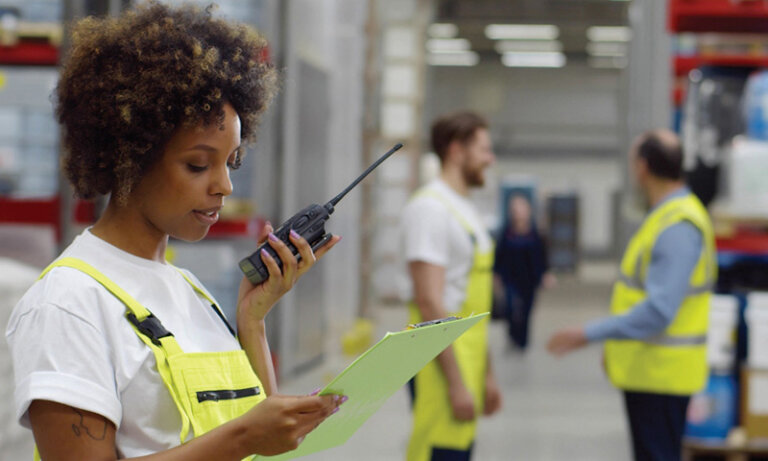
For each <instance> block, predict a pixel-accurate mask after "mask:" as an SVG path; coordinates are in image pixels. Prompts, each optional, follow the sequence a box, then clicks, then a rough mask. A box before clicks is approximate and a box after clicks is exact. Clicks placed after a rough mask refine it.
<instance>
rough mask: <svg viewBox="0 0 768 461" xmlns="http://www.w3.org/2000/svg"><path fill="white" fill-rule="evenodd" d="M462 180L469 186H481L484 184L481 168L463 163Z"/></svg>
mask: <svg viewBox="0 0 768 461" xmlns="http://www.w3.org/2000/svg"><path fill="white" fill-rule="evenodd" d="M463 173H464V182H466V183H467V185H468V186H470V187H483V186H484V185H485V176H484V175H483V170H482V169H481V168H477V169H471V168H469V167H467V166H466V165H464V170H463Z"/></svg>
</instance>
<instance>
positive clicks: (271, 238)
mask: <svg viewBox="0 0 768 461" xmlns="http://www.w3.org/2000/svg"><path fill="white" fill-rule="evenodd" d="M267 237H269V239H270V240H272V241H273V242H279V241H280V239H279V238H277V235H275V234H273V233H272V232H270V233H269V235H267Z"/></svg>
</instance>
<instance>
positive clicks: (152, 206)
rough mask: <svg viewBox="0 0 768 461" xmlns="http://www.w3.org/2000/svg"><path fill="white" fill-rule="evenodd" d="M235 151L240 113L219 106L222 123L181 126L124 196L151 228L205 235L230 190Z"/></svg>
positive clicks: (186, 235)
mask: <svg viewBox="0 0 768 461" xmlns="http://www.w3.org/2000/svg"><path fill="white" fill-rule="evenodd" d="M239 149H240V117H238V115H237V113H236V112H235V110H234V109H233V108H232V106H231V105H229V104H226V105H225V106H224V121H223V123H222V124H221V125H219V124H217V123H214V124H212V125H210V126H199V127H196V128H183V129H180V130H179V131H178V132H176V134H174V135H173V137H172V138H171V139H170V141H169V142H168V144H167V145H166V147H165V151H164V152H163V154H162V156H161V158H160V159H159V160H158V162H157V163H156V164H155V165H153V166H152V167H151V168H150V170H149V171H148V172H147V174H146V175H145V176H144V177H143V178H142V179H141V181H140V182H139V184H138V185H137V186H136V188H135V189H134V191H133V193H132V194H131V197H130V199H129V206H134V207H136V209H137V211H138V212H139V214H140V216H141V217H142V218H143V219H144V220H145V222H146V223H147V224H148V226H149V228H150V229H151V231H157V232H158V233H160V234H165V235H170V236H172V237H175V238H178V239H181V240H186V241H197V240H200V239H202V238H203V237H205V235H206V234H207V233H208V229H209V228H210V227H211V225H213V224H214V223H216V221H218V219H219V210H220V209H221V207H222V206H223V204H224V197H226V196H228V195H230V194H231V193H232V182H231V181H230V179H229V170H230V166H231V165H232V164H233V163H234V162H235V159H236V157H237V156H238V151H239Z"/></svg>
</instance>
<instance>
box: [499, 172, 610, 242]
mask: <svg viewBox="0 0 768 461" xmlns="http://www.w3.org/2000/svg"><path fill="white" fill-rule="evenodd" d="M621 168H622V163H621V161H620V160H619V159H594V158H573V159H568V160H560V159H554V160H553V159H549V160H548V159H542V160H537V159H524V158H502V159H500V160H499V162H498V163H497V166H496V168H495V171H496V174H497V175H498V177H499V178H500V179H503V178H504V177H505V176H507V175H520V174H525V175H530V176H533V177H535V178H536V184H537V186H538V191H537V192H538V197H539V198H545V197H546V196H547V195H548V194H551V193H555V192H575V193H576V194H577V196H578V197H579V211H580V213H579V246H580V248H581V250H582V251H584V252H585V253H587V254H606V253H608V252H610V251H611V250H612V249H613V244H614V242H613V238H614V236H613V223H614V216H613V204H612V197H613V194H614V193H615V192H616V191H618V190H620V189H621V188H622V179H621V178H622V174H621Z"/></svg>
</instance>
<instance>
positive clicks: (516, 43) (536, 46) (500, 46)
mask: <svg viewBox="0 0 768 461" xmlns="http://www.w3.org/2000/svg"><path fill="white" fill-rule="evenodd" d="M493 49H495V50H496V51H497V52H498V53H499V54H504V53H509V52H512V51H550V52H553V51H554V52H557V51H563V44H562V43H561V42H559V41H557V40H499V41H498V42H496V43H495V44H494V45H493Z"/></svg>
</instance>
